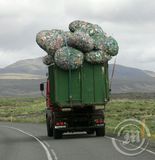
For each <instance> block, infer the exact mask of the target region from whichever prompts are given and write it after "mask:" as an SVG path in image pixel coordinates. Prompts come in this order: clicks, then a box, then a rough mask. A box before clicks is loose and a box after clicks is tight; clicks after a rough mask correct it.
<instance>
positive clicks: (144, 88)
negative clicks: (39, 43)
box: [0, 58, 155, 96]
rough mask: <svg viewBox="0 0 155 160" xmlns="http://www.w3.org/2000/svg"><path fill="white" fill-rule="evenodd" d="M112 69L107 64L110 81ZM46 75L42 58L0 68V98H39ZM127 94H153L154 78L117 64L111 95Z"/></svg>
mask: <svg viewBox="0 0 155 160" xmlns="http://www.w3.org/2000/svg"><path fill="white" fill-rule="evenodd" d="M112 69H113V64H109V79H110V80H111V72H112ZM46 73H47V66H46V65H44V64H43V63H42V58H35V59H26V60H21V61H17V62H16V63H13V64H11V65H9V66H7V67H5V68H2V69H0V84H1V85H0V96H9V95H11V96H12V95H17V96H21V95H25V96H27V95H34V96H39V95H40V91H39V83H41V82H42V81H45V80H46ZM151 73H152V71H151ZM152 74H153V73H152ZM129 92H142V93H143V92H155V77H153V76H151V75H150V72H149V71H144V70H140V69H137V68H134V67H128V66H123V65H119V64H117V65H116V67H115V72H114V77H113V80H112V93H129Z"/></svg>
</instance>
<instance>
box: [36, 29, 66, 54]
mask: <svg viewBox="0 0 155 160" xmlns="http://www.w3.org/2000/svg"><path fill="white" fill-rule="evenodd" d="M36 42H37V43H38V45H39V46H40V47H41V48H42V49H44V50H45V51H46V52H47V53H48V54H49V55H54V53H55V52H56V51H57V50H58V49H59V48H61V47H63V46H64V45H65V40H64V32H63V31H62V30H57V29H53V30H45V31H41V32H39V33H38V34H37V37H36Z"/></svg>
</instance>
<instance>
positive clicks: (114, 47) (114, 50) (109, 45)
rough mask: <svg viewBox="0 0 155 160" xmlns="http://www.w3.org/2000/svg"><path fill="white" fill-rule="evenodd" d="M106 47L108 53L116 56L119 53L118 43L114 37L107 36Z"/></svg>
mask: <svg viewBox="0 0 155 160" xmlns="http://www.w3.org/2000/svg"><path fill="white" fill-rule="evenodd" d="M104 47H105V50H106V52H107V54H108V55H110V56H115V55H117V54H118V50H119V47H118V43H117V41H116V40H115V39H114V38H113V37H111V36H110V37H107V38H106V39H105V41H104Z"/></svg>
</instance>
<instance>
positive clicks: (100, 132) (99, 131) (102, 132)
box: [96, 126, 105, 137]
mask: <svg viewBox="0 0 155 160" xmlns="http://www.w3.org/2000/svg"><path fill="white" fill-rule="evenodd" d="M96 136H97V137H101V136H105V126H104V127H102V128H96Z"/></svg>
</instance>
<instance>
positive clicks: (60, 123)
mask: <svg viewBox="0 0 155 160" xmlns="http://www.w3.org/2000/svg"><path fill="white" fill-rule="evenodd" d="M55 125H56V126H65V125H66V123H65V122H56V123H55Z"/></svg>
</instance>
